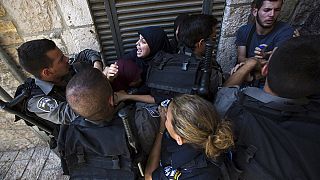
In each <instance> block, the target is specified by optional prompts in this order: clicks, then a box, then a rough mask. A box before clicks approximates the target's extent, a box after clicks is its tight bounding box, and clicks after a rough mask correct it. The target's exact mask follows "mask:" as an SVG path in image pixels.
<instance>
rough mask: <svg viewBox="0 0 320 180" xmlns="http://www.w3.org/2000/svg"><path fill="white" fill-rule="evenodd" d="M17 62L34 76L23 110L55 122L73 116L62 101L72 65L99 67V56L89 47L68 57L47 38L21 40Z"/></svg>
mask: <svg viewBox="0 0 320 180" xmlns="http://www.w3.org/2000/svg"><path fill="white" fill-rule="evenodd" d="M18 56H19V62H20V65H21V66H22V67H23V68H24V69H25V70H26V71H27V72H29V73H30V74H32V75H33V76H34V78H35V80H34V85H33V86H32V90H31V97H30V98H29V100H28V102H27V107H26V108H27V110H28V111H30V112H32V113H35V114H36V115H37V116H38V117H41V118H43V119H45V120H49V121H51V122H53V123H56V124H61V123H64V122H68V121H71V120H72V119H73V118H74V117H75V116H76V115H75V114H74V112H73V111H72V110H71V109H70V108H69V106H68V104H67V103H66V102H65V87H66V85H67V83H68V81H69V80H70V78H71V77H72V76H73V75H74V74H75V70H74V68H73V66H72V64H74V63H77V62H83V63H85V64H88V65H90V66H93V67H96V68H98V69H99V70H102V61H101V56H100V54H99V53H98V52H96V51H94V50H90V49H86V50H83V51H81V52H80V53H79V54H77V55H76V56H75V57H71V58H68V57H66V56H65V55H64V54H63V53H62V51H61V50H60V49H59V48H58V47H57V46H56V44H55V43H54V42H53V41H51V40H48V39H38V40H32V41H28V42H25V43H23V44H22V45H21V46H20V47H19V48H18Z"/></svg>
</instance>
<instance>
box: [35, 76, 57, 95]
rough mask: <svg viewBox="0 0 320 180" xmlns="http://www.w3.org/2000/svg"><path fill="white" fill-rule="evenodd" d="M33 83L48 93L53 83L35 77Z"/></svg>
mask: <svg viewBox="0 0 320 180" xmlns="http://www.w3.org/2000/svg"><path fill="white" fill-rule="evenodd" d="M35 83H36V85H37V86H39V87H40V89H41V90H42V91H43V92H44V94H46V95H48V94H49V93H50V92H51V91H52V89H53V86H54V84H53V83H51V82H48V81H43V80H41V79H38V78H35Z"/></svg>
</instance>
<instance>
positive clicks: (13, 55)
mask: <svg viewBox="0 0 320 180" xmlns="http://www.w3.org/2000/svg"><path fill="white" fill-rule="evenodd" d="M17 48H18V46H16V47H10V48H3V49H4V50H5V51H6V52H7V54H8V55H9V56H10V57H11V58H12V59H13V60H14V61H15V62H16V63H17V64H19V60H18V51H17Z"/></svg>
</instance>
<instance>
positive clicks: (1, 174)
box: [0, 110, 69, 180]
mask: <svg viewBox="0 0 320 180" xmlns="http://www.w3.org/2000/svg"><path fill="white" fill-rule="evenodd" d="M39 135H42V136H39ZM39 137H43V134H42V133H41V132H40V133H39V132H38V131H35V130H33V129H32V128H30V127H28V126H26V125H25V123H24V122H23V121H19V122H14V116H13V115H11V114H7V113H5V112H4V111H2V110H0V180H2V179H6V180H7V179H8V180H9V179H26V180H29V179H30V180H36V179H39V180H42V179H44V180H47V179H49V180H51V179H52V180H55V179H56V180H60V179H69V178H68V176H63V175H62V169H61V166H60V159H59V157H58V156H57V155H56V154H55V153H54V152H53V151H52V150H50V149H49V146H48V145H47V143H46V142H45V141H44V140H43V139H41V138H39Z"/></svg>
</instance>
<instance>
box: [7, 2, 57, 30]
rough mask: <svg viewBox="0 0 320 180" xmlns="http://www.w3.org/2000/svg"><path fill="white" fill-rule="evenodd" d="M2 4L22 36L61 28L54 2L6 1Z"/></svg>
mask: <svg viewBox="0 0 320 180" xmlns="http://www.w3.org/2000/svg"><path fill="white" fill-rule="evenodd" d="M2 3H3V6H4V8H5V9H6V11H7V13H8V14H10V16H11V17H12V18H13V19H14V20H15V22H16V24H17V28H18V29H19V32H21V33H23V34H33V33H37V32H42V31H49V30H52V29H54V28H61V27H62V25H61V17H60V16H59V14H58V12H57V8H56V3H55V1H52V0H50V1H48V0H33V1H29V0H20V1H16V0H6V1H2Z"/></svg>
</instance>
